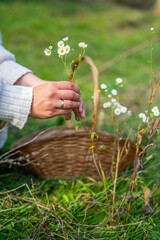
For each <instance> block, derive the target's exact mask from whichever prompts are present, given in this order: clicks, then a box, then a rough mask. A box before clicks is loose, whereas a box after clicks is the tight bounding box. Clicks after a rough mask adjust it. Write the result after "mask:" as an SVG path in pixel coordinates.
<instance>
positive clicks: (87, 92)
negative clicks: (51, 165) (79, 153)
mask: <svg viewBox="0 0 160 240" xmlns="http://www.w3.org/2000/svg"><path fill="white" fill-rule="evenodd" d="M0 23H1V24H0V30H1V32H2V35H3V42H4V46H5V47H6V48H7V49H9V50H10V51H12V52H13V53H14V54H15V56H16V59H17V62H19V63H21V64H22V65H24V66H26V67H28V68H30V69H32V71H33V72H34V73H35V74H37V75H38V76H39V77H41V78H42V79H47V80H52V81H58V80H66V76H65V71H64V68H63V66H62V64H61V62H60V61H59V59H58V58H57V56H55V55H54V54H53V55H51V57H48V58H47V57H46V56H44V53H43V50H44V49H45V48H46V47H48V46H49V45H50V44H52V45H53V46H54V47H56V44H57V42H58V41H59V40H60V39H62V38H63V37H65V36H68V37H69V40H70V44H71V45H72V46H73V48H75V49H76V48H77V44H78V42H80V41H84V42H86V43H87V44H88V48H87V55H89V56H90V57H92V59H93V60H94V62H95V64H96V66H97V67H98V69H100V70H101V68H103V66H104V64H106V63H107V62H108V61H110V60H111V59H114V58H115V57H117V56H120V55H121V54H123V53H124V52H125V51H127V50H130V49H132V48H133V47H135V46H137V45H139V44H141V43H143V42H145V41H150V28H151V27H154V28H155V32H156V33H155V36H159V33H160V31H159V16H155V15H153V13H152V12H149V11H139V10H135V9H131V8H127V7H124V6H123V7H122V6H118V5H112V4H108V3H104V2H101V1H92V2H91V1H89V2H87V3H84V2H78V1H58V0H55V1H49V0H46V1H17V0H15V1H9V0H8V1H0ZM159 53H160V45H159V41H157V42H155V43H154V45H153V70H154V76H155V77H157V78H158V77H159V72H160V68H159V62H160V54H159ZM89 73H90V69H89V67H88V66H85V64H83V66H81V68H80V71H79V73H78V75H77V79H78V84H79V85H80V87H81V90H82V96H83V99H84V102H85V105H86V115H87V116H86V120H85V122H86V124H87V125H89V124H90V122H89V121H90V119H91V114H92V101H91V97H92V95H93V84H92V78H91V75H90V77H87V74H89ZM117 77H122V78H123V79H124V89H123V90H122V92H121V98H122V102H123V104H125V105H127V107H128V108H129V109H131V110H132V112H133V116H132V118H131V119H130V120H127V121H126V122H125V123H124V122H123V121H122V122H121V129H122V131H121V133H122V136H125V137H126V136H127V135H128V132H129V130H130V128H135V130H136V129H137V122H138V121H137V119H138V117H137V116H138V113H140V112H141V111H144V110H145V109H146V106H147V101H148V95H149V84H150V45H148V47H146V48H142V50H140V51H138V52H136V53H135V54H132V55H130V56H129V57H127V58H124V59H123V60H121V61H119V62H116V63H115V64H113V65H112V66H111V67H109V68H107V69H104V70H103V71H100V76H99V81H100V83H106V84H107V85H110V86H112V87H113V86H114V82H115V79H116V78H117ZM158 95H159V92H158V93H157V96H158ZM158 102H159V99H158V97H157V98H156V99H155V103H157V104H158ZM63 124H65V121H64V118H63V117H59V118H58V117H56V118H54V119H47V120H36V119H31V118H30V119H29V121H28V122H27V124H26V125H25V127H24V129H22V130H17V129H16V128H14V127H10V128H9V138H8V141H7V144H6V145H5V147H4V149H3V151H6V150H7V148H8V147H9V146H10V145H11V144H13V143H14V142H15V141H16V140H18V139H19V138H20V137H22V136H26V135H29V134H31V133H33V132H35V131H37V130H40V129H46V128H48V127H52V126H57V125H63ZM73 125H76V122H75V121H74V120H73ZM98 128H99V129H102V130H104V131H109V132H112V131H113V130H112V122H111V121H110V115H109V114H105V115H104V113H103V110H102V107H101V106H100V114H99V125H98ZM134 134H135V131H133V134H132V136H131V138H132V139H134V138H135V136H134ZM158 145H159V140H158V142H157V149H151V150H150V151H149V153H148V155H147V156H149V155H150V154H152V153H153V154H154V158H153V159H152V160H151V161H150V162H149V163H148V164H147V165H145V168H142V169H141V173H140V174H139V177H138V178H137V181H138V182H137V185H136V188H135V191H134V194H133V201H132V204H131V210H130V212H129V221H128V223H127V220H126V218H127V213H128V211H127V206H128V203H129V201H130V197H131V196H130V194H128V195H127V198H126V200H125V201H124V204H123V205H122V207H121V208H120V209H119V211H118V212H116V210H117V209H118V206H120V204H121V202H122V200H123V199H124V196H125V193H126V191H127V189H128V186H129V183H130V182H131V178H132V172H133V167H131V168H130V169H128V170H127V171H126V172H125V173H123V174H122V175H121V176H120V177H119V179H118V183H117V192H116V194H117V195H116V203H115V206H114V207H115V208H114V211H115V213H116V214H117V215H116V216H115V221H114V222H113V223H112V220H111V219H110V214H109V213H108V205H107V204H106V197H105V191H104V186H103V183H102V182H94V181H91V180H88V178H87V177H80V178H76V179H73V180H70V181H68V180H57V181H50V180H45V181H41V180H39V179H36V178H34V177H33V176H32V175H30V174H29V173H28V172H24V170H22V169H20V168H11V169H9V168H7V167H5V166H4V167H3V168H4V169H2V167H1V169H0V172H1V174H0V190H1V191H0V194H1V195H0V239H32V238H33V236H35V239H77V240H78V239H85V240H87V239H128V240H130V239H135V238H136V239H138V240H140V239H160V233H159V232H160V231H159V229H160V219H159V203H160V199H159V195H160V190H159V187H160V186H159V185H160V184H159V177H160V175H159V170H160V168H159V165H157V164H158V160H159V148H158ZM147 156H146V157H147ZM23 184H27V185H25V186H22V185H23ZM106 184H107V189H108V190H109V199H110V203H111V204H112V190H113V182H112V180H111V179H107V180H106ZM19 186H22V187H21V188H19V189H17V190H15V191H13V192H9V193H3V192H5V191H6V190H8V191H9V190H12V189H15V188H17V187H19ZM27 186H28V188H27ZM144 186H145V187H148V188H149V189H150V190H151V192H152V196H151V198H150V207H151V208H152V211H150V209H149V211H147V209H146V208H145V207H144V202H145V201H144V197H143V195H144V190H143V187H144ZM30 191H31V192H32V194H33V195H31V192H30ZM2 193H3V194H2ZM33 196H34V198H33ZM36 203H38V204H39V205H38V206H39V208H37V207H36ZM109 208H111V206H109ZM126 224H128V225H126ZM119 225H120V226H119ZM39 227H40V229H39Z"/></svg>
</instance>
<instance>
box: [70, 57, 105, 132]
mask: <svg viewBox="0 0 160 240" xmlns="http://www.w3.org/2000/svg"><path fill="white" fill-rule="evenodd" d="M82 60H83V61H84V62H86V63H87V64H89V65H90V67H91V70H92V74H93V84H94V93H93V96H94V101H93V104H94V110H93V117H92V122H93V127H92V131H94V132H95V131H96V129H97V121H98V118H97V115H98V106H99V101H100V92H99V83H98V69H97V68H96V66H95V64H94V62H93V60H92V59H91V58H90V57H88V56H84V57H83V58H82ZM78 65H79V59H76V60H75V61H74V62H73V64H72V73H71V74H70V76H69V79H68V80H69V81H71V80H72V79H73V76H74V72H75V70H76V69H77V67H78ZM69 126H70V124H69Z"/></svg>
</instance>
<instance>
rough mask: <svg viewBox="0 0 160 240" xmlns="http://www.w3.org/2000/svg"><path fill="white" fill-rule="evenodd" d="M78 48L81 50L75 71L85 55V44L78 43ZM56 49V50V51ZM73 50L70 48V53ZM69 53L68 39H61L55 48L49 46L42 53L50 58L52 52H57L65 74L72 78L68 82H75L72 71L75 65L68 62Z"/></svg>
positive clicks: (73, 71)
mask: <svg viewBox="0 0 160 240" xmlns="http://www.w3.org/2000/svg"><path fill="white" fill-rule="evenodd" d="M78 46H79V48H80V49H81V51H80V53H79V55H78V62H77V66H76V71H77V70H78V67H79V64H80V62H81V60H82V58H83V56H84V54H85V49H86V48H87V44H86V43H84V42H80V43H78ZM56 48H57V49H56ZM73 50H74V49H73V48H72V51H73ZM70 51H71V46H70V45H69V44H68V37H65V38H63V39H62V40H60V41H58V43H57V47H55V48H53V46H49V47H48V48H46V49H45V50H44V53H45V55H46V56H50V55H51V54H52V52H57V54H58V56H59V58H60V59H61V61H62V63H63V64H64V66H65V69H66V70H67V74H68V75H69V76H72V78H69V79H68V80H69V81H72V82H75V73H76V71H75V69H74V70H73V68H74V66H73V64H74V63H75V61H74V60H72V61H70V60H68V54H69V52H70Z"/></svg>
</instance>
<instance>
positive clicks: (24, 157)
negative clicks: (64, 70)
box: [12, 57, 136, 179]
mask: <svg viewBox="0 0 160 240" xmlns="http://www.w3.org/2000/svg"><path fill="white" fill-rule="evenodd" d="M83 60H84V61H85V62H87V63H88V64H89V65H90V66H91V69H92V72H93V81H94V112H93V122H94V126H93V128H92V130H91V129H88V130H87V131H94V132H95V131H96V127H97V110H98V105H99V99H100V94H99V91H98V71H97V69H96V67H95V65H94V64H93V62H92V60H91V59H90V58H89V57H84V58H83ZM76 64H77V63H76ZM96 133H97V134H98V136H99V137H98V139H97V138H96V137H95V138H94V144H95V149H94V150H93V151H91V152H89V147H90V145H91V140H90V138H89V137H88V134H87V132H86V130H85V129H84V128H79V129H78V130H75V128H73V127H71V128H70V127H55V128H51V129H48V130H45V131H43V132H39V133H35V134H32V135H30V136H28V137H24V138H22V139H20V140H19V141H18V142H16V143H15V144H14V146H13V148H12V156H13V154H14V155H15V157H16V159H18V161H19V162H20V163H22V164H24V165H26V166H28V167H29V168H30V169H31V170H32V171H33V173H35V174H36V175H37V176H39V177H41V178H51V179H55V178H58V177H65V178H70V177H75V176H80V175H84V174H87V175H88V176H90V177H92V178H95V179H99V178H100V174H99V172H100V171H99V163H101V165H102V168H103V171H104V173H105V175H108V176H109V175H111V169H112V171H113V169H114V168H113V164H112V163H113V162H116V160H117V151H118V150H117V149H119V150H120V151H119V152H120V162H119V172H122V171H124V170H125V169H126V168H127V167H128V166H129V165H130V164H131V163H132V162H133V161H134V158H135V154H136V147H135V144H134V143H133V142H131V141H130V140H126V139H121V140H117V139H116V138H115V137H114V136H113V135H111V134H108V133H106V132H102V131H96ZM117 146H118V147H117ZM114 166H115V165H114Z"/></svg>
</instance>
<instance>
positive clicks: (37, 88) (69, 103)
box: [15, 73, 85, 121]
mask: <svg viewBox="0 0 160 240" xmlns="http://www.w3.org/2000/svg"><path fill="white" fill-rule="evenodd" d="M15 85H21V86H26V87H34V89H33V101H32V106H31V113H30V116H31V117H34V118H51V117H54V116H58V115H65V118H66V120H70V118H71V112H72V111H74V114H75V119H76V120H77V121H79V120H80V118H85V109H84V103H83V100H82V98H81V96H80V89H79V87H78V86H77V85H75V84H74V83H71V82H50V81H44V80H42V79H40V78H39V77H37V76H36V75H34V74H33V73H26V74H25V75H23V76H22V77H21V78H20V79H18V80H17V82H16V83H15ZM62 100H64V107H63V109H62V108H61V105H62Z"/></svg>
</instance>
